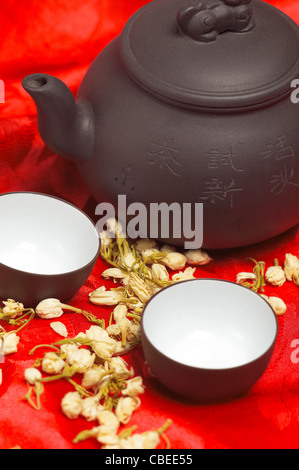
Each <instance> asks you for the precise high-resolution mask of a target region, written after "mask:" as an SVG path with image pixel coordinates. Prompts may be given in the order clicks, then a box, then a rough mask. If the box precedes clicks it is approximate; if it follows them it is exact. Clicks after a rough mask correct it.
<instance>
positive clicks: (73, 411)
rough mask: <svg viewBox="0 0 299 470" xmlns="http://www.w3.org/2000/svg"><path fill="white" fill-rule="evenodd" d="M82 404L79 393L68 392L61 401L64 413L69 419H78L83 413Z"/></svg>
mask: <svg viewBox="0 0 299 470" xmlns="http://www.w3.org/2000/svg"><path fill="white" fill-rule="evenodd" d="M82 403H83V399H82V398H81V396H80V394H79V393H78V392H68V393H66V394H65V395H64V397H63V398H62V400H61V409H62V412H63V413H64V414H65V416H67V417H68V418H69V419H76V418H78V417H79V416H80V414H81V413H82Z"/></svg>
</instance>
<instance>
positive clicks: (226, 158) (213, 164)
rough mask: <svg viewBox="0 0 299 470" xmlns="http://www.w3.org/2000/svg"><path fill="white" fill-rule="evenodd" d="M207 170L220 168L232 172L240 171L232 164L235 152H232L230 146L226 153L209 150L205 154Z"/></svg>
mask: <svg viewBox="0 0 299 470" xmlns="http://www.w3.org/2000/svg"><path fill="white" fill-rule="evenodd" d="M206 157H207V158H208V168H210V169H214V170H215V169H219V168H221V167H229V168H231V169H232V170H234V171H241V172H243V171H244V170H242V169H241V168H238V167H237V166H236V164H235V162H234V158H235V152H233V149H232V146H231V145H230V146H229V148H228V150H227V152H221V151H220V150H219V149H211V150H210V151H209V152H208V153H207V154H206Z"/></svg>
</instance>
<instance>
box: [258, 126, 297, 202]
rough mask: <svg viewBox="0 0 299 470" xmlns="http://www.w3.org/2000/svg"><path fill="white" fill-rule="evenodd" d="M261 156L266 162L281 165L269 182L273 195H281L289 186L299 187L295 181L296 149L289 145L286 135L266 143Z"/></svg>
mask: <svg viewBox="0 0 299 470" xmlns="http://www.w3.org/2000/svg"><path fill="white" fill-rule="evenodd" d="M261 155H262V157H263V158H264V159H265V160H270V159H271V160H272V161H275V162H276V163H279V164H280V165H279V168H278V169H277V170H276V172H275V174H273V175H271V178H270V180H269V184H270V186H271V189H270V191H271V192H272V193H274V194H276V195H279V194H281V193H282V192H283V191H284V190H285V189H286V188H287V187H288V186H289V185H291V186H297V187H299V184H298V183H296V180H295V166H294V163H295V153H294V149H293V147H292V146H291V145H289V144H288V142H287V137H286V136H285V135H280V136H278V137H275V138H274V139H273V140H272V141H271V142H269V143H266V144H265V146H264V150H263V151H262V152H261Z"/></svg>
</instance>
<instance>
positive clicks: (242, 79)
mask: <svg viewBox="0 0 299 470" xmlns="http://www.w3.org/2000/svg"><path fill="white" fill-rule="evenodd" d="M118 47H119V58H120V60H121V62H122V65H123V68H124V70H125V71H126V72H127V74H128V75H129V76H130V77H131V78H132V79H133V80H134V81H135V83H137V84H138V86H140V87H142V88H143V89H145V90H146V91H147V92H148V93H150V94H152V95H154V96H155V97H156V98H158V99H159V100H164V101H167V102H172V103H173V104H174V105H176V106H181V107H188V108H190V107H191V108H194V109H196V108H201V109H206V110H209V109H211V108H212V109H213V110H215V109H218V110H224V111H225V112H227V110H230V109H232V108H233V109H236V108H244V107H252V106H260V105H264V104H265V103H266V102H272V101H273V100H277V99H281V97H283V96H286V95H287V94H288V93H290V92H291V87H290V84H291V82H292V80H293V79H294V78H297V77H298V76H299V54H298V51H299V28H298V26H297V25H296V24H295V23H294V22H293V21H292V20H291V19H290V18H289V17H287V16H286V15H284V14H283V13H282V12H281V11H280V10H278V9H276V8H275V7H273V6H271V5H269V4H267V3H266V2H263V1H262V0H187V3H186V0H154V1H152V2H150V3H148V4H146V5H145V6H144V7H143V8H141V9H140V10H138V11H137V12H136V13H135V15H133V17H132V18H131V19H130V20H129V21H128V23H127V24H126V26H125V27H124V29H123V32H122V34H121V36H120V39H119V45H118Z"/></svg>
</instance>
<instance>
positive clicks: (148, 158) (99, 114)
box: [23, 0, 299, 249]
mask: <svg viewBox="0 0 299 470" xmlns="http://www.w3.org/2000/svg"><path fill="white" fill-rule="evenodd" d="M297 78H299V28H298V27H297V25H296V24H295V23H294V22H293V21H292V20H291V19H290V18H288V17H287V16H286V15H285V14H283V13H282V12H280V11H279V10H277V9H276V8H274V7H272V6H270V5H269V4H267V3H264V2H263V1H261V0H252V1H250V0H195V1H194V0H190V1H189V2H187V3H185V1H184V0H155V1H153V2H151V3H149V4H147V5H145V6H144V7H143V8H141V9H140V10H139V11H137V12H136V13H135V14H134V15H133V17H132V18H131V19H130V20H129V21H128V23H127V24H126V26H125V27H124V29H123V31H122V33H121V34H120V35H119V36H118V37H116V38H115V39H114V40H113V41H112V42H111V43H110V44H108V46H107V47H106V48H105V49H104V50H103V51H102V52H101V53H100V54H99V55H98V57H97V58H96V59H95V60H94V62H93V63H92V65H91V67H90V68H89V70H88V71H87V73H86V76H85V78H84V80H83V82H82V84H81V86H80V88H79V91H78V95H77V97H76V100H75V99H74V97H73V95H72V93H71V92H70V90H69V89H68V88H67V86H66V85H65V84H64V83H63V82H61V81H60V80H58V79H57V78H54V77H52V76H49V75H45V74H40V73H38V74H33V75H30V76H27V77H26V78H25V79H24V80H23V86H24V88H25V89H26V90H27V92H28V93H29V94H30V95H31V96H32V98H33V99H34V101H35V103H36V106H37V111H38V124H39V131H40V134H41V137H42V138H43V140H44V141H45V143H46V144H47V145H48V146H49V147H50V148H51V149H52V150H54V151H55V152H57V153H58V154H60V155H61V156H63V157H66V158H68V159H70V160H72V161H73V162H74V163H76V164H77V165H78V168H79V170H80V172H81V174H82V176H83V178H84V180H85V182H86V184H87V186H88V187H89V189H90V192H91V194H92V195H93V196H94V198H95V199H96V200H97V201H99V202H101V201H107V202H109V203H111V204H114V205H115V206H117V201H118V195H125V196H126V200H127V204H131V203H134V202H140V203H143V204H144V205H145V206H146V207H149V205H150V204H151V203H161V202H164V203H167V204H169V205H171V204H172V203H173V202H177V203H179V204H180V205H181V206H183V204H185V203H192V204H196V203H203V247H205V248H209V249H223V248H231V247H238V246H243V245H248V244H252V243H256V242H260V241H262V240H266V239H268V238H270V237H273V236H276V235H277V234H279V233H281V232H283V231H285V230H287V229H289V228H291V227H293V226H294V225H296V224H297V223H298V222H299V210H298V196H299V104H298V105H296V104H294V103H293V102H292V99H291V94H292V91H293V90H292V83H294V82H293V80H295V79H297ZM160 235H161V234H160ZM160 235H159V237H158V238H160V239H163V240H166V241H167V242H169V243H174V244H176V245H182V244H183V242H184V240H185V239H184V236H182V237H181V238H180V239H177V238H175V237H174V236H173V234H171V233H170V234H169V236H168V237H166V238H164V237H163V236H162V235H163V234H162V235H161V236H160Z"/></svg>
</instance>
